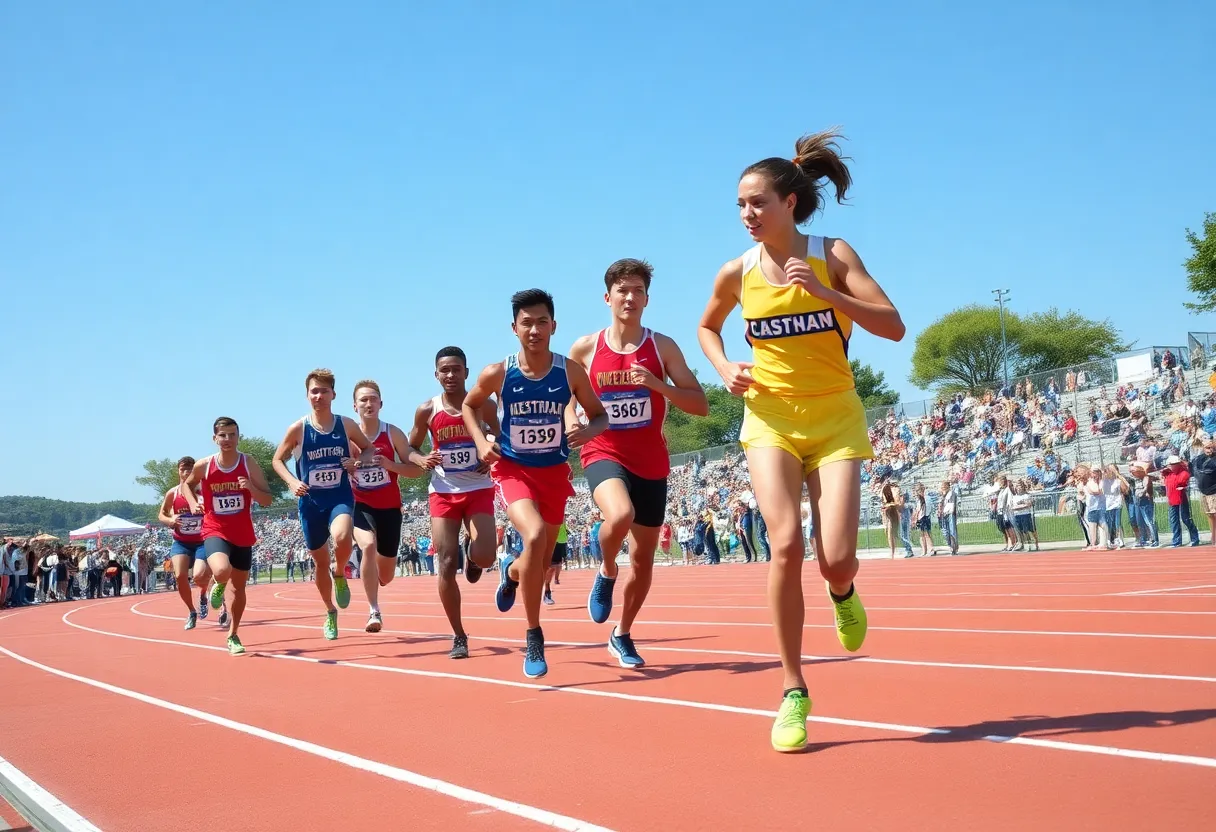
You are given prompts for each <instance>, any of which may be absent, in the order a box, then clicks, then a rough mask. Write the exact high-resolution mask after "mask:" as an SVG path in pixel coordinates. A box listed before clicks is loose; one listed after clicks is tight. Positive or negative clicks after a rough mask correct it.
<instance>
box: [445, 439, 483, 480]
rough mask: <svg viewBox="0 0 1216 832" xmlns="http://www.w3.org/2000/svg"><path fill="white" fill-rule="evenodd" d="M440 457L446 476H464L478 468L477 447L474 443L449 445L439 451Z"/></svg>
mask: <svg viewBox="0 0 1216 832" xmlns="http://www.w3.org/2000/svg"><path fill="white" fill-rule="evenodd" d="M439 456H440V459H441V462H440V463H439V464H440V465H441V466H442V467H443V472H444V473H445V474H463V473H467V472H468V471H473V470H475V469H476V468H477V464H478V460H477V446H476V445H474V444H473V443H472V442H462V443H460V444H459V445H449V446H447V447H446V448H440V449H439Z"/></svg>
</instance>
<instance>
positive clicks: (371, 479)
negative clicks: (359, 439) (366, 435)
mask: <svg viewBox="0 0 1216 832" xmlns="http://www.w3.org/2000/svg"><path fill="white" fill-rule="evenodd" d="M390 427H392V426H391V425H389V423H388V422H385V421H381V422H380V432H379V433H377V434H376V438H375V439H373V440H372V444H373V445H375V446H376V450H377V451H379V452H380V456H382V457H384V458H385V459H391V460H393V461H394V462H397V461H398V460H397V450H396V448H394V447H393V437H392V434H391V433H390V432H389V428H390ZM350 480H351V485H353V486H354V489H355V502H356V503H362V504H363V505H365V506H368V507H370V508H401V490H400V489H399V488H397V475H396V474H394V473H392V472H391V471H389V470H387V469H385V468H381V467H380V466H379V465H377V466H375V467H374V468H356V469H355V473H354V474H352V475H351V478H350Z"/></svg>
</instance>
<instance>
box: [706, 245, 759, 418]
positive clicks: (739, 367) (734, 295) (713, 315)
mask: <svg viewBox="0 0 1216 832" xmlns="http://www.w3.org/2000/svg"><path fill="white" fill-rule="evenodd" d="M742 290H743V259H742V258H735V259H734V260H731V261H730V262H729V263H727V264H726V265H724V266H723V267H722V268H721V269H719V270H718V276H717V277H715V278H714V290H713V293H712V294H711V295H710V297H709V302H708V303H707V304H706V305H705V311H704V312H702V313H701V323H700V324H699V325H698V327H697V342H698V343H699V344H700V345H701V352H703V353H705V357H706V358H708V359H709V363H710V364H712V365H714V369H715V370H717V371H718V375H720V376H721V377H722V381H723V382H724V383H725V384H726V389H728V390H729V391H730V392H731V393H734V394H735V395H736V396H738V395H742V393H743V392H744V391H745V390H747V388H748V387H750V386H751V384H752V376H751V373H750V372H748V371H749V370H750V369H751V366H752V365H751V363H750V362H745V361H731V360H730V359H729V358H727V357H726V344H725V343H724V342H723V340H722V326H723V325H724V324H725V323H726V319H727V318H728V317H730V313H731V312H732V311H734V308H735V307H736V306H738V305H739V298H740V295H741V294H742Z"/></svg>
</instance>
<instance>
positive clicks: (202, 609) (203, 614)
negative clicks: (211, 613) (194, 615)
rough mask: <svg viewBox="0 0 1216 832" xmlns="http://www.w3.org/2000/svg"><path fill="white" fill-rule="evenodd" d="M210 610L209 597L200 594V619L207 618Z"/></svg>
mask: <svg viewBox="0 0 1216 832" xmlns="http://www.w3.org/2000/svg"><path fill="white" fill-rule="evenodd" d="M208 609H209V608H208V606H207V596H206V595H205V594H203V593H201V592H200V593H199V594H198V617H199V618H206V617H207V610H208Z"/></svg>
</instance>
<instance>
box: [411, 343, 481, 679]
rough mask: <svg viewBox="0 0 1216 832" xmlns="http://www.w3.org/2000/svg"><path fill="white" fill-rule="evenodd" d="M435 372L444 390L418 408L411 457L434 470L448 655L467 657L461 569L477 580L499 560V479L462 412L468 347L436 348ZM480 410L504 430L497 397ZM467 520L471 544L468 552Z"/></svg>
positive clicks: (432, 499)
mask: <svg viewBox="0 0 1216 832" xmlns="http://www.w3.org/2000/svg"><path fill="white" fill-rule="evenodd" d="M435 378H436V379H437V380H438V381H439V386H440V387H441V388H443V393H442V394H440V395H438V396H435V397H434V398H431V399H428V400H427V401H425V402H423V403H422V404H420V405H419V406H418V410H417V411H415V413H414V426H413V427H412V428H410V436H409V447H410V454H409V460H410V461H411V462H413V463H414V464H415V465H418V466H420V467H422V468H425V469H426V470H428V471H430V472H431V484H430V488H429V491H430V494H429V496H428V502H429V504H430V513H431V541H432V545H433V546H434V547H435V554H436V559H437V560H438V561H439V563H438V572H439V600H440V602H441V603H442V604H443V611H444V613H445V614H446V615H447V617H448V623H449V624H450V625H451V627H452V650H451V652H450V653H449V654H448V655H449V656H450V657H451V658H453V659H467V658H468V657H469V636H468V634H467V633H466V632H465V631H464V624H463V622H462V620H461V615H460V585H459V584H458V583H457V582H456V572H457V571H458V570H459V569H460V568H461V565H462V562H463V568H464V570H465V573H464V576H465V579H466V580H467V581H468V582H469V583H471V584H475V583H477V581H478V579H480V578H481V573H482V570H483V569H485V568H488V567H490V566H493V565H494V483H493V481H491V480H490V477H489V473H488V472H489V466H488V465H487V464H486V463H485V462H482V461H481V459H479V458H478V456H477V447H476V446H475V445H474V444H473V440H472V438H470V436H469V432H468V429H467V428H465V424H464V418H463V417H462V416H461V407H462V406H463V405H464V400H465V396H466V395H467V392H466V390H465V385H466V383H467V382H468V378H469V365H468V360H467V359H466V358H465V354H464V350H462V349H460V347H444V348H443V349H441V350H440V351H439V352H438V353H436V354H435ZM478 415H479V418H480V419H481V422H482V424H485V425H488V426H489V429H490V432H491V433H497V432H498V414H497V413H496V412H495V403H494V401H492V400H487V401H485V402H484V403H483V404H482V406H481V409H480V412H479V414H478ZM428 433H429V434H430V437H431V452H430V453H429V454H423V453H422V452H421V451H419V450H418V448H421V447H422V443H423V441H424V440H425V439H426V436H427V434H428ZM462 526H463V527H464V528H465V533H466V537H465V541H466V545H467V549H466V550H465V551H463V552H462V549H461V542H460V530H461V527H462ZM462 555H467V558H468V559H467V560H465V558H464V557H463V556H462Z"/></svg>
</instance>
